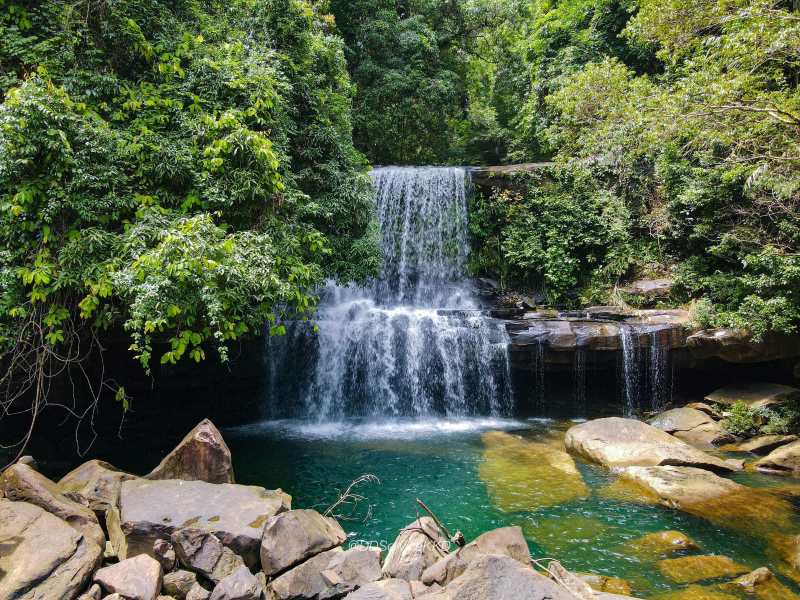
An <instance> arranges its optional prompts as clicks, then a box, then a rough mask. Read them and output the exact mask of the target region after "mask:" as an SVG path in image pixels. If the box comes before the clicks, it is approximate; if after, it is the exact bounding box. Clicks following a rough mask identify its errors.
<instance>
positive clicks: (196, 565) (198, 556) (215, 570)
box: [172, 527, 244, 583]
mask: <svg viewBox="0 0 800 600" xmlns="http://www.w3.org/2000/svg"><path fill="white" fill-rule="evenodd" d="M172 543H173V545H174V546H175V553H176V554H177V556H178V559H179V560H180V562H181V564H182V565H183V566H184V567H186V568H187V569H190V570H191V571H194V572H195V573H201V574H202V575H205V576H206V577H207V578H208V579H210V580H211V581H213V582H214V583H219V582H220V581H222V580H223V579H225V578H226V577H228V576H229V575H231V574H232V573H233V572H234V571H236V570H237V569H238V568H239V567H241V566H244V560H242V557H241V556H239V555H237V554H234V553H233V551H231V549H230V548H227V547H225V546H224V545H223V544H222V542H220V541H219V539H218V538H217V536H215V535H214V534H213V533H209V532H207V531H203V530H202V529H192V528H188V527H187V528H186V529H179V530H178V531H175V532H173V534H172Z"/></svg>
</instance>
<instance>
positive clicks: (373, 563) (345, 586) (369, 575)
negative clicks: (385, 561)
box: [270, 546, 381, 600]
mask: <svg viewBox="0 0 800 600" xmlns="http://www.w3.org/2000/svg"><path fill="white" fill-rule="evenodd" d="M380 578H381V551H380V549H379V548H368V547H366V546H355V547H353V548H350V549H349V550H347V551H345V550H342V549H341V548H334V549H332V550H328V551H327V552H323V553H321V554H317V555H316V556H314V557H313V558H309V559H308V560H307V561H306V562H304V563H302V564H300V565H298V566H296V567H295V568H293V569H291V570H290V571H287V572H286V573H284V574H283V575H281V576H280V577H278V578H276V579H274V580H273V581H272V583H271V584H270V589H271V592H272V594H273V598H274V600H327V599H328V598H338V597H341V596H344V595H345V594H348V593H349V592H352V591H353V590H355V589H357V588H359V587H361V586H362V585H366V584H368V583H372V582H374V581H378V580H379V579H380Z"/></svg>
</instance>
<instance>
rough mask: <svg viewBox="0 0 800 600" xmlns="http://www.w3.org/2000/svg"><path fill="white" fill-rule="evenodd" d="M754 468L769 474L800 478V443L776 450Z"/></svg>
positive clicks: (760, 460) (792, 443) (793, 443)
mask: <svg viewBox="0 0 800 600" xmlns="http://www.w3.org/2000/svg"><path fill="white" fill-rule="evenodd" d="M753 466H754V467H755V468H756V469H758V470H759V471H765V472H767V473H777V474H780V475H791V476H793V477H800V441H796V442H791V443H790V444H786V445H784V446H780V447H779V448H776V449H775V450H773V451H772V452H770V453H769V454H767V455H766V456H765V457H764V458H761V459H759V460H757V461H756V462H755V463H754V464H753Z"/></svg>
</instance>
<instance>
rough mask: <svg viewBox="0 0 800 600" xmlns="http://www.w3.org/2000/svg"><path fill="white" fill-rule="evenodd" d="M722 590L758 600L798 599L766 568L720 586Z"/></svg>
mask: <svg viewBox="0 0 800 600" xmlns="http://www.w3.org/2000/svg"><path fill="white" fill-rule="evenodd" d="M720 587H721V588H722V589H724V590H732V591H744V592H745V593H746V594H747V595H748V596H750V597H755V598H757V599H758V600H797V599H798V598H800V596H798V595H797V594H795V593H794V592H792V591H791V590H790V589H789V588H787V587H786V586H785V585H783V584H782V583H781V582H780V581H778V579H777V578H776V577H775V576H774V575H773V574H772V571H770V570H769V569H768V568H766V567H761V568H760V569H756V570H755V571H752V572H751V573H748V574H747V575H742V576H741V577H739V578H737V579H735V580H733V581H731V582H730V583H725V584H722V585H721V586H720Z"/></svg>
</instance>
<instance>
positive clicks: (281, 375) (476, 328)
mask: <svg viewBox="0 0 800 600" xmlns="http://www.w3.org/2000/svg"><path fill="white" fill-rule="evenodd" d="M372 180H373V183H374V186H375V189H376V200H375V206H376V212H377V216H378V222H379V225H380V240H381V247H382V250H383V255H384V266H383V271H382V273H381V276H380V277H378V278H377V280H376V281H374V282H373V283H372V284H371V285H369V286H367V287H363V288H356V287H341V286H338V285H335V284H333V283H330V284H329V285H328V286H327V287H326V288H325V289H324V290H322V292H321V295H320V304H319V311H318V315H317V318H316V319H315V324H316V326H317V328H318V333H316V334H315V333H313V332H312V331H310V327H308V326H304V325H303V324H297V326H295V327H292V328H289V334H288V335H287V336H286V339H285V340H271V341H270V346H271V347H270V349H269V355H270V359H269V360H270V361H271V364H272V365H273V366H272V367H271V369H270V370H269V371H268V373H271V374H272V375H273V376H274V378H273V379H272V380H271V382H270V383H271V388H270V389H271V392H270V395H271V398H270V400H271V402H270V409H271V411H270V412H271V414H270V415H269V416H273V417H274V416H287V414H291V416H305V417H310V418H313V419H316V420H320V421H325V420H338V419H342V418H346V417H354V416H355V417H385V416H387V417H388V416H425V415H447V416H467V415H507V414H509V413H510V412H511V409H512V399H511V388H510V372H509V369H510V365H509V360H508V343H509V340H508V336H507V334H506V330H505V327H504V325H503V324H502V323H501V322H500V321H497V320H495V319H492V318H490V317H489V316H488V315H487V314H485V312H484V311H483V310H481V307H480V303H479V301H478V298H477V296H476V295H475V294H474V293H473V291H472V287H471V285H470V284H469V281H468V280H467V279H466V278H465V267H466V260H467V256H468V249H469V241H468V233H467V196H468V185H469V176H468V175H467V173H466V172H465V170H464V169H458V168H432V167H421V168H416V167H415V168H411V167H387V168H380V169H375V170H374V171H373V173H372ZM297 353H300V354H301V355H302V356H301V358H299V359H298V358H295V359H294V360H292V361H289V363H288V364H289V365H290V366H291V372H290V373H289V374H287V373H286V372H282V371H281V366H283V365H286V364H287V361H286V359H285V355H286V354H297ZM281 356H283V357H281ZM276 361H277V363H278V364H279V365H281V366H279V367H277V368H276V367H275V366H274V364H275V362H276ZM298 361H299V362H300V363H302V364H297V363H298ZM292 413H293V414H292Z"/></svg>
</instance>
